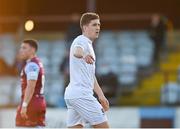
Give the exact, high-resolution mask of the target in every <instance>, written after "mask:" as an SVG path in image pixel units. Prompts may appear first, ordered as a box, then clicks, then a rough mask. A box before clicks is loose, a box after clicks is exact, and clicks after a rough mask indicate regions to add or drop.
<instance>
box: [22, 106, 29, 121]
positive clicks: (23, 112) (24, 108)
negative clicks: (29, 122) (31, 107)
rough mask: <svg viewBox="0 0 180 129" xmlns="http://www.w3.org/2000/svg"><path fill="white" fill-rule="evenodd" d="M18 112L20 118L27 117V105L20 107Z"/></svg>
mask: <svg viewBox="0 0 180 129" xmlns="http://www.w3.org/2000/svg"><path fill="white" fill-rule="evenodd" d="M20 113H21V117H22V118H24V119H27V118H28V116H27V107H22V108H21V112H20Z"/></svg>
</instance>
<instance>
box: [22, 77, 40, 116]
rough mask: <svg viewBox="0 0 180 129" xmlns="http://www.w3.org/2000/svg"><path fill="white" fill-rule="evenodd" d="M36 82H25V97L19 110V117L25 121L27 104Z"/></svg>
mask: <svg viewBox="0 0 180 129" xmlns="http://www.w3.org/2000/svg"><path fill="white" fill-rule="evenodd" d="M36 82H37V81H36V80H28V81H27V87H26V90H25V95H24V100H23V105H22V108H21V116H22V117H23V118H25V119H27V117H28V116H27V106H28V104H29V102H30V101H31V99H32V96H33V94H34V89H35V86H36Z"/></svg>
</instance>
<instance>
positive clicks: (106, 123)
mask: <svg viewBox="0 0 180 129" xmlns="http://www.w3.org/2000/svg"><path fill="white" fill-rule="evenodd" d="M92 126H93V128H109V124H108V122H103V123H100V124H97V125H92Z"/></svg>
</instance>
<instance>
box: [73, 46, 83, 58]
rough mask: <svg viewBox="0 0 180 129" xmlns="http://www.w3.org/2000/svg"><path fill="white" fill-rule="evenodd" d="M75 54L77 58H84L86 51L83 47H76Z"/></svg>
mask: <svg viewBox="0 0 180 129" xmlns="http://www.w3.org/2000/svg"><path fill="white" fill-rule="evenodd" d="M73 54H74V56H75V57H77V58H83V56H84V51H83V49H82V48H81V47H75V48H74V51H73Z"/></svg>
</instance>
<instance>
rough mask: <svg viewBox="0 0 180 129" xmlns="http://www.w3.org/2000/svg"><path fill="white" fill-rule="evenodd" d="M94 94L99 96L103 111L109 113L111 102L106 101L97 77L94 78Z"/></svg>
mask: <svg viewBox="0 0 180 129" xmlns="http://www.w3.org/2000/svg"><path fill="white" fill-rule="evenodd" d="M94 92H95V93H96V94H97V96H98V99H99V101H100V103H101V105H102V107H103V109H104V110H105V111H107V110H108V109H109V102H108V100H107V99H106V97H105V96H104V93H103V91H102V89H101V87H100V86H99V84H98V82H97V79H96V77H95V76H94Z"/></svg>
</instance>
